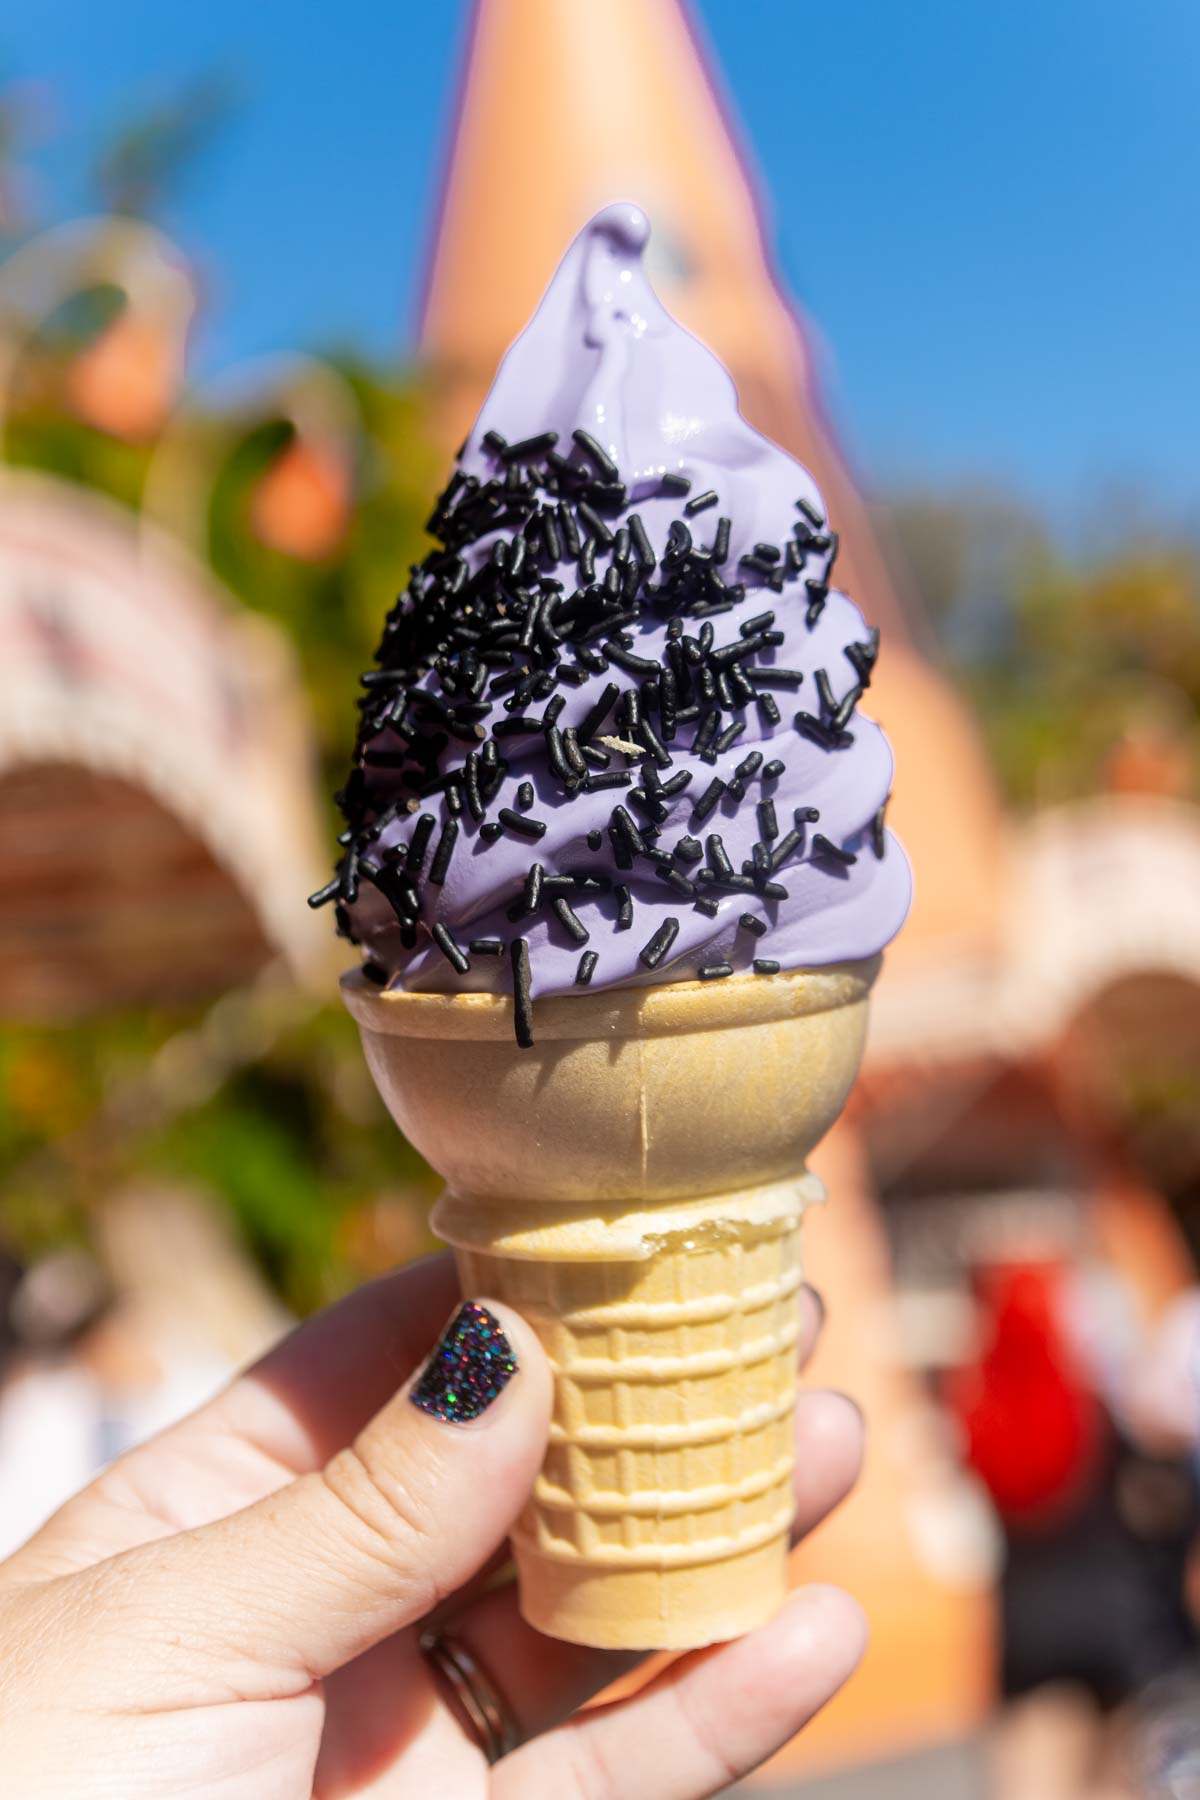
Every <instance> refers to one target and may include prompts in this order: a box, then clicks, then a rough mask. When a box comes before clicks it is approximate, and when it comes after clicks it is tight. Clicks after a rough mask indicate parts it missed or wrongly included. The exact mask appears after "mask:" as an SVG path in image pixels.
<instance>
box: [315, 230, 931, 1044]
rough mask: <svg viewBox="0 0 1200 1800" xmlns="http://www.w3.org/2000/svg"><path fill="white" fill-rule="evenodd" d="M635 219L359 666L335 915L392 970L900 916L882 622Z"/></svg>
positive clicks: (859, 943)
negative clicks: (670, 302)
mask: <svg viewBox="0 0 1200 1800" xmlns="http://www.w3.org/2000/svg"><path fill="white" fill-rule="evenodd" d="M648 237H649V226H648V224H647V221H646V218H645V216H644V214H643V213H642V212H641V211H640V210H639V209H638V208H637V207H635V206H630V205H614V206H610V207H608V208H606V209H605V210H604V211H603V212H602V213H600V214H599V215H598V216H597V217H596V218H595V219H593V220H592V222H591V223H590V224H589V225H588V226H587V227H586V229H585V230H584V231H582V232H581V233H580V235H579V236H578V237H577V238H576V239H575V242H574V243H573V244H572V245H571V247H570V249H569V250H568V251H567V254H566V256H565V257H564V258H563V261H562V263H561V265H560V266H559V269H558V271H557V273H556V274H555V276H554V279H553V281H552V282H551V284H550V287H549V289H548V290H547V292H546V295H545V297H544V298H543V300H542V303H541V305H540V306H539V307H538V310H537V312H536V313H535V314H534V316H533V319H532V320H531V322H530V324H529V325H528V326H527V327H526V329H525V331H524V332H523V333H522V335H521V336H520V337H519V338H518V339H517V341H516V342H515V343H514V344H513V346H512V348H511V349H510V350H509V352H508V354H507V356H506V357H505V359H504V361H503V363H502V364H501V367H500V371H499V373H498V375H497V377H496V381H495V384H494V386H493V388H492V391H491V393H490V394H489V395H488V398H487V401H486V403H485V405H484V407H483V411H482V413H481V414H480V417H479V419H478V421H477V423H476V426H475V429H474V430H473V431H472V433H471V435H470V437H469V438H468V440H467V442H466V444H465V445H464V447H463V450H462V453H461V455H460V457H459V461H458V466H457V468H456V469H455V471H454V474H453V476H452V478H451V481H450V484H449V486H448V487H447V489H446V491H445V492H444V493H443V495H442V496H441V498H440V499H439V501H438V503H437V505H436V507H435V509H434V512H433V516H432V518H431V520H430V524H429V529H430V531H431V533H432V535H433V536H434V538H435V539H436V540H437V542H438V548H435V549H434V550H433V551H432V552H431V553H430V554H429V555H428V556H427V557H426V558H425V560H424V562H423V563H421V564H420V565H419V566H418V567H415V568H414V569H413V571H412V578H411V580H410V582H409V585H408V588H407V590H406V591H405V593H403V594H402V595H401V597H400V599H399V600H398V601H397V603H396V605H395V607H394V608H393V610H392V612H391V613H390V614H389V615H388V618H387V622H386V624H385V628H384V632H383V638H382V642H381V644H380V648H379V653H378V667H377V668H376V669H374V670H372V671H370V672H369V673H368V674H366V675H364V677H363V686H364V690H365V693H364V698H363V700H362V702H361V707H362V721H361V725H360V730H359V736H358V743H357V746H356V751H355V757H354V764H353V768H352V770H351V773H350V776H349V779H348V781H347V783H346V786H345V789H344V791H343V793H342V795H341V796H340V797H339V798H340V801H341V805H342V808H343V811H344V813H345V816H346V820H347V825H348V831H347V833H346V834H345V836H344V837H343V840H342V841H343V843H344V845H345V846H346V848H345V854H344V856H343V858H342V862H341V864H340V866H339V870H338V874H337V876H336V878H335V880H334V881H333V882H331V883H330V885H329V887H328V888H326V889H324V890H322V893H321V894H320V895H314V896H313V900H314V903H318V902H320V901H322V900H333V901H335V902H336V906H337V916H338V923H339V928H340V929H341V930H342V931H343V932H344V933H345V934H346V935H348V936H350V937H351V938H353V939H354V940H355V941H356V942H358V943H360V944H361V945H362V946H363V948H364V951H365V954H366V962H365V965H364V967H365V972H366V974H367V975H368V977H369V978H371V979H373V980H375V981H376V982H378V983H380V984H381V985H383V984H386V983H391V982H395V983H399V984H400V985H402V986H404V987H406V988H416V989H435V990H442V991H446V992H451V993H456V992H469V991H478V990H488V989H494V990H496V991H499V992H513V994H514V999H515V1010H516V1024H517V1034H518V1038H519V1039H520V1040H521V1041H528V1039H529V1037H530V1017H531V1015H530V1001H531V999H536V998H537V997H538V996H542V995H549V994H567V993H571V992H572V991H575V990H577V989H581V988H583V987H587V986H591V987H593V988H595V987H601V986H603V987H620V986H630V985H634V984H638V983H645V982H650V981H653V982H664V981H681V980H695V979H701V980H720V979H723V978H726V977H729V976H731V975H733V976H736V975H741V974H756V975H770V974H773V973H775V972H777V971H778V970H780V969H797V968H804V967H810V966H813V965H819V964H828V963H833V962H841V961H844V960H849V959H855V958H861V957H866V956H870V955H871V954H873V953H874V952H875V951H877V950H879V949H880V948H881V947H882V946H883V945H884V944H886V943H887V942H888V940H889V939H890V938H891V937H892V936H893V935H894V934H895V932H896V931H897V930H898V929H899V927H900V925H901V923H902V922H903V919H904V915H905V912H906V910H907V907H908V901H909V892H910V877H909V870H908V865H907V862H906V860H905V858H904V855H903V852H902V851H901V849H900V847H899V845H898V844H897V842H896V841H895V839H894V838H893V837H892V836H891V834H890V833H889V832H888V831H887V830H886V828H885V826H884V822H883V814H884V807H885V805H886V802H887V797H888V792H889V788H890V785H891V777H892V757H891V752H890V749H889V747H888V744H887V741H886V739H885V738H884V736H883V734H882V732H881V731H880V730H879V728H878V726H876V725H874V724H872V723H871V722H870V721H869V720H868V719H865V718H864V717H863V715H862V713H861V712H860V711H859V709H858V702H859V699H860V697H861V696H862V694H863V692H864V690H865V689H866V688H867V687H868V685H869V683H870V678H871V670H872V668H873V665H874V662H875V657H876V654H877V649H878V636H877V634H876V633H874V632H873V631H870V630H868V628H867V627H866V625H865V624H864V622H863V619H862V617H861V615H860V613H859V612H858V610H857V608H856V607H855V606H854V605H853V604H852V603H851V601H850V600H849V599H847V597H846V596H845V595H844V594H842V593H841V592H839V591H838V589H837V588H836V587H833V586H832V585H831V575H832V569H833V563H834V559H835V557H836V554H837V537H836V534H835V533H834V532H833V531H832V530H831V528H830V527H829V525H828V524H827V521H826V516H825V508H824V505H823V502H822V500H821V497H820V495H819V493H818V492H817V489H816V487H815V485H814V483H813V481H812V478H811V477H810V476H809V475H808V474H807V473H806V472H805V470H803V469H802V468H801V467H800V466H799V465H798V464H797V463H796V462H794V461H793V459H792V458H791V457H790V456H788V455H786V454H785V452H784V451H782V450H780V449H779V448H778V447H777V446H776V445H774V444H771V443H769V442H768V441H767V440H766V439H765V438H763V437H761V436H760V435H759V434H758V433H757V432H756V431H754V430H752V429H751V427H750V426H749V425H747V423H746V422H745V420H744V419H743V418H742V417H741V415H740V414H739V412H738V409H737V399H736V395H735V392H734V388H733V383H732V382H731V380H730V378H729V376H728V375H727V374H726V373H725V371H724V369H723V368H722V367H721V366H720V364H719V363H718V362H717V360H716V358H715V357H713V356H712V355H711V354H710V352H709V351H708V350H706V349H705V348H704V347H703V345H701V344H700V343H698V342H697V341H696V339H695V338H693V337H691V336H690V335H689V334H688V333H687V332H686V331H684V330H683V329H682V327H681V326H679V325H678V324H676V322H675V321H674V320H673V319H672V318H671V317H670V316H669V315H668V314H667V313H666V312H665V311H664V309H663V307H662V306H661V305H660V303H659V301H658V300H657V299H656V297H655V295H654V293H653V291H652V290H651V287H650V284H649V282H648V280H647V277H646V273H645V269H644V267H643V254H644V251H645V248H646V243H647V240H648Z"/></svg>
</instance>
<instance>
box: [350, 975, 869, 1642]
mask: <svg viewBox="0 0 1200 1800" xmlns="http://www.w3.org/2000/svg"><path fill="white" fill-rule="evenodd" d="M878 966H879V959H878V958H874V959H872V960H871V961H868V962H860V963H847V964H840V965H837V966H835V967H830V968H824V969H815V970H799V971H794V972H785V973H782V974H779V975H774V976H746V977H742V978H734V979H730V980H726V981H723V982H719V983H709V982H678V983H672V984H668V985H663V986H661V987H652V988H642V989H637V988H634V989H619V990H615V991H609V992H604V991H597V992H595V993H581V994H579V995H578V996H576V995H570V996H565V997H562V998H556V999H552V1000H545V1001H539V1002H538V1003H537V1004H536V1006H535V1009H534V1032H535V1037H536V1042H535V1044H534V1047H533V1048H532V1049H530V1050H520V1049H518V1048H517V1046H516V1045H515V1043H514V1042H513V1038H512V1019H511V1008H510V1005H509V1002H508V1001H507V1000H506V999H504V998H501V997H498V996H494V995H490V994H461V995H445V994H417V993H407V992H405V991H403V990H394V991H389V992H380V991H379V990H378V989H377V988H373V987H371V986H370V985H369V984H368V983H366V982H365V981H364V980H363V979H362V977H361V975H359V974H357V973H354V974H351V975H348V976H346V977H345V978H344V979H343V992H344V996H345V999H346V1003H347V1005H348V1007H349V1009H350V1011H351V1013H352V1014H353V1016H354V1018H355V1019H356V1020H357V1022H358V1025H359V1027H360V1030H361V1033H362V1039H363V1045H364V1049H365V1053H366V1057H367V1062H368V1064H369V1066H370V1069H371V1073H372V1075H373V1076H374V1079H375V1082H376V1084H377V1086H378V1088H379V1091H380V1093H381V1094H382V1096H383V1099H384V1101H385V1102H386V1104H387V1106H388V1108H389V1110H390V1112H391V1114H392V1116H393V1118H394V1119H395V1120H396V1123H397V1124H398V1125H399V1127H400V1129H401V1130H402V1131H403V1132H404V1134H405V1136H406V1137H407V1138H408V1139H409V1140H410V1142H412V1143H413V1144H414V1145H415V1146H416V1148H417V1149H418V1150H419V1151H420V1152H421V1154H422V1155H423V1156H424V1157H425V1158H426V1159H427V1160H428V1161H429V1162H430V1163H431V1164H432V1165H433V1167H434V1168H435V1169H437V1170H438V1172H439V1173H440V1174H441V1175H442V1176H443V1178H444V1179H445V1181H446V1183H447V1186H446V1191H445V1192H444V1194H443V1195H442V1197H441V1199H440V1200H439V1202H438V1204H437V1207H436V1209H435V1212H434V1217H433V1223H434V1228H435V1230H436V1231H437V1232H438V1234H439V1235H440V1236H441V1237H442V1238H444V1239H445V1240H446V1241H447V1242H449V1243H450V1244H452V1245H453V1246H454V1249H455V1254H456V1257H457V1261H458V1266H459V1274H460V1278H461V1282H462V1287H463V1292H464V1294H467V1295H481V1296H492V1297H494V1298H497V1299H500V1300H503V1301H506V1302H507V1303H508V1304H509V1305H511V1306H513V1307H515V1308H516V1309H517V1310H518V1311H519V1312H520V1313H521V1314H522V1315H523V1316H524V1317H525V1318H526V1319H527V1320H528V1321H529V1323H530V1324H531V1325H532V1326H533V1328H534V1329H535V1330H536V1332H537V1333H538V1336H539V1338H540V1340H541V1342H542V1344H543V1346H544V1348H545V1350H546V1353H547V1355H548V1357H549V1359H550V1363H551V1366H552V1368H553V1371H554V1382H555V1407H554V1417H553V1421H552V1424H551V1430H550V1441H549V1444H548V1446H547V1452H546V1459H545V1462H544V1464H543V1467H542V1472H541V1474H540V1476H539V1478H538V1482H537V1485H536V1488H535V1490H534V1493H533V1495H532V1497H531V1499H530V1502H529V1504H528V1505H527V1507H526V1508H525V1511H524V1513H523V1514H522V1517H521V1519H520V1521H519V1523H518V1526H517V1529H516V1532H515V1534H514V1548H515V1552H516V1559H517V1566H518V1574H519V1579H520V1592H521V1608H522V1611H523V1613H524V1615H525V1617H526V1618H527V1619H528V1620H529V1621H530V1623H531V1624H533V1625H535V1626H536V1627H537V1628H538V1629H539V1630H541V1631H544V1632H547V1633H549V1634H550V1635H551V1636H554V1637H559V1638H566V1639H568V1640H570V1641H571V1642H574V1643H582V1644H591V1645H596V1646H604V1647H612V1648H624V1649H637V1650H656V1649H657V1650H679V1649H690V1648H695V1647H698V1646H701V1645H704V1644H710V1643H716V1642H718V1641H721V1640H723V1639H726V1638H731V1637H736V1636H739V1635H740V1634H741V1633H743V1632H745V1631H748V1630H751V1629H752V1628H753V1627H754V1626H755V1625H758V1624H760V1623H762V1622H763V1620H765V1619H767V1618H769V1617H770V1616H771V1615H772V1614H773V1613H774V1612H775V1611H776V1610H777V1609H778V1608H779V1606H780V1605H781V1604H782V1602H783V1598H784V1594H785V1591H786V1557H787V1544H788V1532H789V1529H790V1525H791V1518H792V1500H791V1493H792V1466H793V1447H792V1419H791V1415H792V1406H793V1402H794V1398H795V1387H796V1371H795V1343H796V1335H797V1329H798V1299H797V1296H798V1290H799V1286H800V1282H801V1279H802V1274H801V1262H800V1223H801V1217H802V1214H803V1212H804V1209H805V1207H806V1206H807V1205H808V1204H809V1203H810V1202H811V1201H812V1200H813V1199H815V1198H819V1197H820V1188H819V1184H817V1182H816V1180H815V1178H814V1177H812V1176H811V1175H808V1174H807V1173H806V1170H805V1159H806V1157H807V1156H808V1154H809V1152H810V1151H811V1150H812V1148H813V1147H814V1145H815V1144H816V1143H817V1142H818V1141H819V1140H820V1139H821V1137H823V1136H824V1134H825V1132H826V1131H827V1130H828V1129H829V1127H830V1125H832V1123H833V1121H834V1120H835V1118H836V1117H837V1115H838V1113H839V1112H840V1111H841V1108H842V1106H843V1104H844V1102H845V1099H846V1095H847V1094H848V1092H849V1089H850V1086H851V1084H852V1082H853V1080H854V1076H855V1074H856V1072H857V1069H858V1064H859V1060H860V1057H861V1054H862V1045H863V1038H864V1035H865V1031H866V1020H867V1004H868V995H869V992H870V988H871V984H872V982H873V980H874V978H875V975H876V973H877V971H878Z"/></svg>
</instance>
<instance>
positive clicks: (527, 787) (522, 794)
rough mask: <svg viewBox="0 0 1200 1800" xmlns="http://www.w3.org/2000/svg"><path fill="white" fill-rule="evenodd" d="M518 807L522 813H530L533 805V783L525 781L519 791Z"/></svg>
mask: <svg viewBox="0 0 1200 1800" xmlns="http://www.w3.org/2000/svg"><path fill="white" fill-rule="evenodd" d="M517 805H518V806H519V807H520V809H521V811H522V812H528V811H529V808H530V807H531V806H532V805H533V783H532V781H523V782H522V783H521V785H520V787H519V788H518V789H517Z"/></svg>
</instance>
